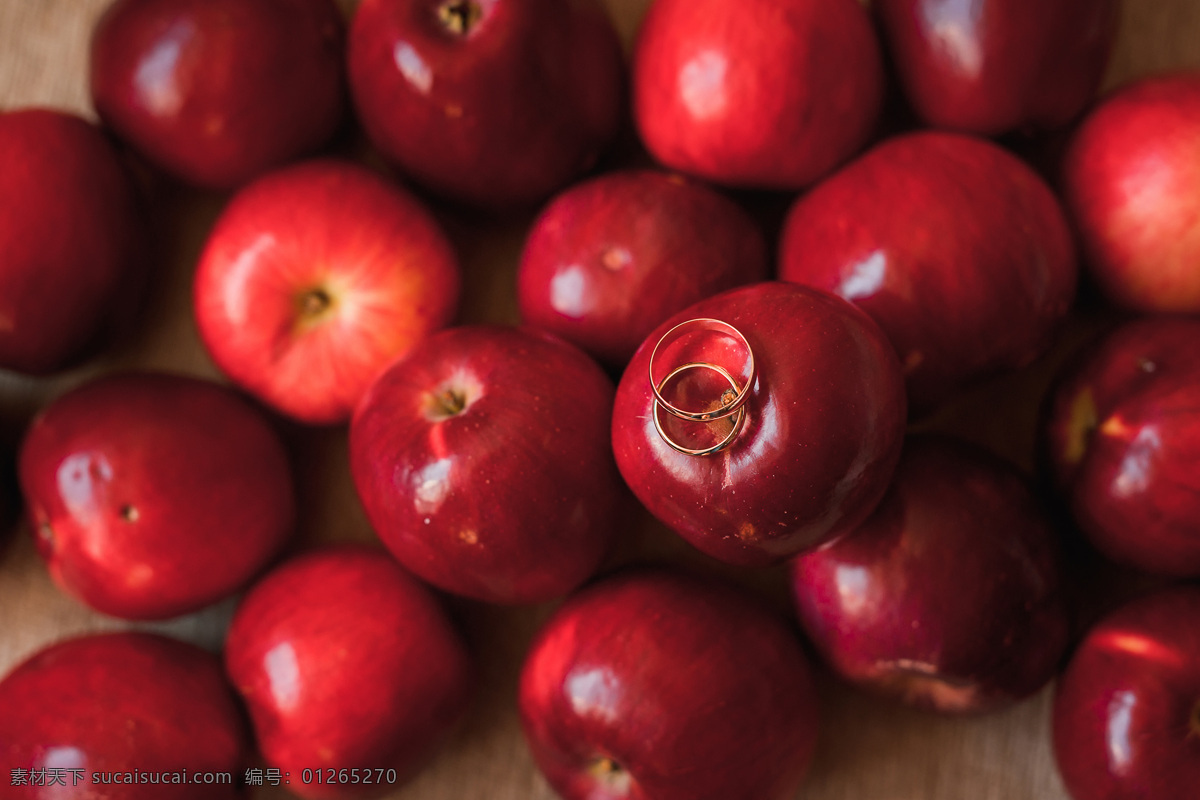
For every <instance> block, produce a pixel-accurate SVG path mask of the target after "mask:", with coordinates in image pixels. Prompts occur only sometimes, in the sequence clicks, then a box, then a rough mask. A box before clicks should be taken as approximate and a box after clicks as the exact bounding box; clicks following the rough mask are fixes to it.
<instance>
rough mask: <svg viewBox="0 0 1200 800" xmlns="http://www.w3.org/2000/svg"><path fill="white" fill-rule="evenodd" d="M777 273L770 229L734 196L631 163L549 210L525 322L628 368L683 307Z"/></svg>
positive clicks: (529, 242) (525, 266) (533, 244)
mask: <svg viewBox="0 0 1200 800" xmlns="http://www.w3.org/2000/svg"><path fill="white" fill-rule="evenodd" d="M768 271H769V267H768V265H767V247H766V242H765V241H764V239H763V235H762V232H761V231H760V230H759V229H758V226H757V224H756V223H755V222H754V221H753V220H752V219H750V217H749V216H747V215H746V214H745V213H744V212H743V211H742V210H741V209H740V208H739V207H738V206H737V205H736V204H735V203H733V202H732V201H730V200H728V199H727V198H725V197H723V196H722V195H720V194H718V193H717V192H714V191H713V190H711V189H709V188H707V187H706V186H704V185H703V184H700V183H697V182H695V181H691V180H688V179H686V178H683V177H680V176H677V175H669V174H666V173H662V172H653V171H649V170H637V171H635V170H629V171H624V172H615V173H611V174H608V175H604V176H602V177H599V178H594V179H592V180H590V181H587V182H585V183H581V184H577V185H576V186H573V187H572V188H570V189H568V190H567V191H565V192H563V193H562V194H560V195H559V196H558V197H556V198H554V200H553V202H551V203H550V205H549V206H548V207H547V208H546V209H545V210H543V211H542V213H541V215H540V216H539V217H538V218H537V220H536V221H535V222H534V224H533V228H532V230H530V232H529V236H528V238H527V239H526V241H525V249H524V251H523V252H522V254H521V263H520V266H519V267H518V270H517V302H518V304H519V305H520V309H521V318H522V319H523V321H524V322H526V323H528V324H531V325H536V326H538V327H541V328H545V329H546V330H550V331H553V332H554V333H557V334H558V335H560V336H562V337H563V338H564V339H567V340H568V341H571V342H573V343H575V344H577V345H579V346H580V347H582V348H583V349H584V350H586V351H588V352H589V353H591V354H592V355H594V356H596V357H597V358H599V359H600V360H601V361H603V362H605V363H607V364H609V365H611V366H615V367H617V368H621V367H624V366H625V364H626V363H627V362H628V361H629V359H630V357H631V356H632V355H633V351H634V350H636V349H637V347H638V345H639V344H641V343H642V340H643V339H644V338H646V334H648V333H650V331H651V330H652V329H653V328H654V327H655V326H656V325H658V323H660V322H662V321H663V320H664V319H666V318H667V317H669V316H670V315H672V314H674V313H675V312H676V311H679V310H681V309H683V308H686V307H688V306H690V305H691V304H692V303H695V302H697V301H699V300H701V299H703V298H705V297H708V296H709V295H713V294H716V293H717V292H720V291H723V290H725V289H730V288H733V287H734V286H738V285H741V284H743V283H753V282H755V281H761V280H765V279H766V277H767V273H768Z"/></svg>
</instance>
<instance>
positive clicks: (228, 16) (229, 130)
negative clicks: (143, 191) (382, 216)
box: [90, 0, 346, 189]
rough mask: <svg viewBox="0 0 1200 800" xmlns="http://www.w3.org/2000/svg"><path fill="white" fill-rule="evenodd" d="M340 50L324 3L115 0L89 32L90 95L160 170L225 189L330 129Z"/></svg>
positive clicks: (338, 96) (341, 96)
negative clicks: (91, 31) (90, 33)
mask: <svg viewBox="0 0 1200 800" xmlns="http://www.w3.org/2000/svg"><path fill="white" fill-rule="evenodd" d="M344 48H345V24H344V22H343V21H342V17H341V12H339V10H338V8H337V6H336V5H335V4H334V2H333V1H332V0H115V2H113V3H112V4H111V5H110V6H109V7H108V9H107V10H106V11H105V13H104V15H103V16H102V17H101V18H100V20H99V22H98V23H97V24H96V28H95V30H94V31H93V34H92V42H91V64H90V69H91V73H90V80H91V92H92V102H93V103H94V104H95V106H96V111H97V112H98V113H99V114H100V117H101V119H103V120H104V122H105V124H107V125H108V126H110V127H111V128H112V129H113V130H114V131H116V133H117V134H118V135H119V136H120V137H121V138H122V139H125V140H126V141H128V142H129V143H130V144H132V145H133V147H134V148H135V149H137V150H138V151H139V152H140V153H141V154H142V155H144V156H145V157H146V158H147V159H148V160H149V161H151V162H152V163H154V164H155V165H157V166H158V167H160V168H161V169H163V170H164V171H166V172H168V173H170V174H171V175H174V176H175V177H177V178H180V179H182V180H184V181H186V182H188V183H193V184H198V185H200V186H205V187H210V188H216V189H228V188H232V187H234V186H237V185H239V184H241V183H244V182H246V181H248V180H249V179H251V178H253V177H255V176H256V175H258V174H260V173H262V172H265V171H266V170H268V169H270V168H271V167H275V166H278V165H279V164H282V163H284V162H286V161H289V160H292V159H294V158H297V157H299V156H302V155H305V154H307V153H311V152H313V151H315V150H316V149H318V148H319V147H321V146H322V145H324V144H325V143H326V142H327V141H328V140H329V139H330V138H331V137H332V136H333V134H334V133H335V132H336V131H337V129H338V126H339V125H340V124H341V121H342V117H343V114H344V109H345V106H346V100H345V89H344V78H343V67H342V59H343V53H344Z"/></svg>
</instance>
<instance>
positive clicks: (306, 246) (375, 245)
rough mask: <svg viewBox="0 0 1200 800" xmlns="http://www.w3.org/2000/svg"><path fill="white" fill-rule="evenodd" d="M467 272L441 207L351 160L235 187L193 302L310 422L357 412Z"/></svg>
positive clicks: (234, 363)
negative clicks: (441, 219)
mask: <svg viewBox="0 0 1200 800" xmlns="http://www.w3.org/2000/svg"><path fill="white" fill-rule="evenodd" d="M460 283H461V278H460V275H459V268H458V263H457V260H456V258H455V255H454V252H453V249H452V248H451V245H450V243H449V241H447V239H446V236H445V234H444V233H443V232H442V230H441V228H440V227H439V226H438V223H437V222H436V221H435V220H434V218H433V217H432V216H431V215H430V214H429V213H428V212H427V211H426V210H425V208H424V207H423V206H422V205H421V204H420V203H419V202H418V201H417V200H416V199H415V198H414V197H412V196H411V195H409V194H408V193H407V192H405V191H404V190H403V189H401V188H400V187H398V186H395V185H393V184H390V183H388V182H387V181H385V180H383V179H382V178H380V177H378V176H376V175H374V174H373V173H371V172H368V171H367V170H365V169H364V168H362V167H360V166H357V165H355V164H351V163H349V162H342V161H313V162H308V163H305V164H300V165H295V166H291V167H286V168H284V169H282V170H279V171H277V172H273V173H271V174H269V175H266V176H264V177H262V178H259V179H258V180H257V181H255V182H254V183H252V184H250V185H248V186H246V187H245V188H243V189H242V190H241V191H239V192H238V193H237V194H236V195H235V196H234V198H233V199H232V200H231V201H230V203H229V205H228V206H226V208H225V210H224V211H223V212H222V213H221V216H220V218H219V219H218V220H217V223H216V225H215V226H214V228H213V230H212V232H211V233H210V234H209V237H208V241H207V243H206V244H205V248H204V252H203V254H202V255H201V258H200V264H199V266H198V267H197V270H196V280H195V313H196V323H197V325H198V327H199V329H200V335H201V337H202V338H203V340H204V344H205V346H206V347H207V348H208V352H209V354H210V355H211V356H212V358H213V360H214V361H215V362H216V363H217V366H218V367H220V368H221V369H222V370H223V371H224V372H225V373H226V374H227V375H229V376H230V377H231V378H232V379H233V380H234V381H235V382H237V383H238V384H239V385H241V386H242V387H243V388H245V389H246V390H247V391H249V392H251V393H252V394H254V395H256V396H257V397H259V398H260V399H262V400H263V401H264V402H265V403H267V404H268V405H270V406H271V407H273V408H275V409H276V410H277V411H280V412H281V413H283V414H286V415H288V416H291V417H293V418H295V419H297V420H300V421H301V422H307V423H338V422H345V421H347V420H349V418H350V415H351V413H352V412H353V411H354V407H355V405H356V404H357V403H358V401H359V398H361V397H362V395H363V393H364V392H365V391H366V390H367V387H368V386H369V385H370V384H371V382H372V381H373V380H374V379H375V378H376V377H378V375H379V374H380V373H381V372H382V371H383V370H384V368H385V367H387V366H388V364H390V363H391V362H392V361H394V360H395V359H396V358H398V357H400V356H403V355H404V354H405V353H407V352H408V351H409V349H411V348H412V346H413V345H414V344H416V343H417V342H418V341H419V340H420V339H421V338H423V337H424V336H426V335H427V334H429V333H431V332H432V331H434V330H437V329H438V328H441V327H442V326H444V325H446V324H447V323H448V322H450V320H451V319H452V318H453V316H454V313H455V311H456V309H457V306H458V297H459V288H460Z"/></svg>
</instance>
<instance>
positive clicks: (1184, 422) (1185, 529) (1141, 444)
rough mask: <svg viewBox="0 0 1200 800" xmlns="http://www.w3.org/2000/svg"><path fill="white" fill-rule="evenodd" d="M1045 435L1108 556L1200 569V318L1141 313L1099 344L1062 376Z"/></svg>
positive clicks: (1083, 521)
mask: <svg viewBox="0 0 1200 800" xmlns="http://www.w3.org/2000/svg"><path fill="white" fill-rule="evenodd" d="M1044 442H1045V454H1046V456H1047V458H1048V461H1049V463H1050V465H1051V467H1052V469H1053V475H1054V479H1055V482H1056V484H1057V486H1058V488H1059V490H1060V492H1061V493H1062V495H1063V497H1064V498H1065V500H1066V502H1067V504H1068V505H1069V506H1070V509H1071V511H1072V513H1073V515H1074V517H1075V520H1076V522H1077V523H1078V524H1079V527H1080V528H1081V529H1082V530H1083V532H1084V534H1085V535H1086V536H1087V537H1088V539H1089V540H1090V541H1091V542H1092V543H1093V544H1094V545H1095V546H1096V547H1097V549H1099V550H1100V552H1101V553H1103V554H1104V555H1105V556H1107V557H1108V558H1110V559H1112V560H1113V561H1116V562H1119V563H1121V564H1125V565H1128V566H1133V567H1137V568H1138V569H1142V570H1145V571H1147V572H1154V573H1160V574H1163V575H1174V576H1193V577H1196V576H1200V320H1197V319H1190V318H1186V317H1176V318H1173V317H1151V318H1146V319H1142V320H1134V321H1130V322H1126V323H1124V324H1122V325H1120V326H1119V327H1117V328H1116V329H1115V330H1112V331H1110V332H1109V333H1107V334H1106V335H1105V336H1104V337H1102V338H1101V339H1100V340H1099V341H1096V342H1093V343H1092V344H1091V345H1090V346H1089V347H1087V348H1086V349H1085V351H1084V352H1083V353H1081V354H1079V355H1078V356H1077V357H1076V359H1075V361H1074V362H1072V363H1070V364H1068V365H1067V367H1066V368H1065V369H1064V370H1063V372H1062V373H1061V374H1060V376H1059V378H1058V381H1057V384H1056V386H1055V387H1054V390H1053V393H1052V395H1051V396H1050V397H1049V399H1048V402H1047V411H1046V420H1045V432H1044Z"/></svg>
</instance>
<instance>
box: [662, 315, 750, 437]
mask: <svg viewBox="0 0 1200 800" xmlns="http://www.w3.org/2000/svg"><path fill="white" fill-rule="evenodd" d="M702 331H711V332H713V333H717V334H721V335H724V336H728V337H730V338H732V339H734V340H735V341H737V342H738V343H739V344H740V345H741V347H742V349H744V350H745V352H746V360H745V364H744V365H743V367H742V369H741V370H740V372H741V373H742V374H744V375H745V380H744V381H743V382H741V383H739V382H738V378H737V377H735V376H734V374H733V373H732V372H731V371H730V370H728V369H726V368H725V367H723V366H721V365H720V364H714V363H712V362H710V361H689V362H686V363H684V364H680V365H679V366H677V367H674V368H673V369H670V370H669V371H668V372H667V373H666V374H665V375H663V376H662V377H661V378H659V377H658V370H657V368H656V364H655V358H656V357H657V356H658V353H659V350H660V349H666V348H667V347H668V346H669V345H671V344H673V343H674V342H676V341H678V340H679V339H681V338H683V337H684V336H686V335H688V334H693V333H697V332H702ZM699 369H703V370H709V371H712V372H715V373H717V374H718V375H720V376H721V377H722V378H724V379H725V381H726V383H728V384H729V388H728V389H726V390H725V391H723V392H722V393H721V395H720V397H719V398H717V400H716V401H715V403H714V404H713V406H712V407H710V408H708V409H704V410H691V409H686V408H681V407H679V406H678V405H675V404H673V403H671V402H670V401H669V400H667V398H666V397H664V396H663V392H664V390H665V389H666V387H667V386H668V385H670V383H671V382H672V381H674V380H675V379H676V378H678V377H679V376H680V375H682V374H683V373H686V372H690V371H692V370H699ZM756 370H757V365H756V364H755V362H754V351H753V350H752V349H751V348H750V342H748V341H746V337H745V336H744V335H742V332H741V331H739V330H738V329H737V328H735V327H734V326H732V325H730V324H729V323H728V322H723V321H722V320H719V319H712V318H710V317H700V318H697V319H689V320H685V321H684V322H681V323H679V324H678V325H676V326H675V327H673V328H671V329H670V330H669V331H667V332H666V333H664V334H663V335H662V337H661V338H660V339H659V340H658V342H656V343H655V345H654V349H653V350H651V351H650V366H649V373H650V389H651V391H653V392H654V403H653V409H652V413H653V417H654V429H655V430H656V431H658V435H659V436H661V437H662V440H663V441H664V442H666V443H667V444H668V445H670V446H671V447H672V448H673V449H674V450H677V451H678V452H680V453H683V454H685V455H689V456H707V455H711V454H713V453H719V452H720V451H722V450H724V449H725V448H727V447H729V445H731V444H732V443H733V440H734V439H736V438H737V435H738V433H740V432H741V430H742V426H743V425H744V424H745V421H746V407H745V406H746V401H747V400H748V399H749V398H750V389H751V387H752V386H753V385H754V378H755V374H756ZM662 411H666V412H667V413H669V414H670V415H671V416H673V417H676V418H677V419H682V420H685V421H688V422H697V423H704V424H708V423H711V422H716V421H718V420H722V419H726V418H728V417H732V418H733V420H732V425H731V426H730V429H729V432H728V433H727V434H725V436H724V437H723V438H722V439H721V440H720V441H718V442H717V443H716V444H713V445H710V446H708V447H699V448H693V447H686V446H684V445H682V444H680V443H679V442H677V441H676V440H675V439H673V438H672V437H671V436H669V435H668V434H667V432H666V429H665V428H664V427H663V422H662V417H661V415H660V412H662Z"/></svg>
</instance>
